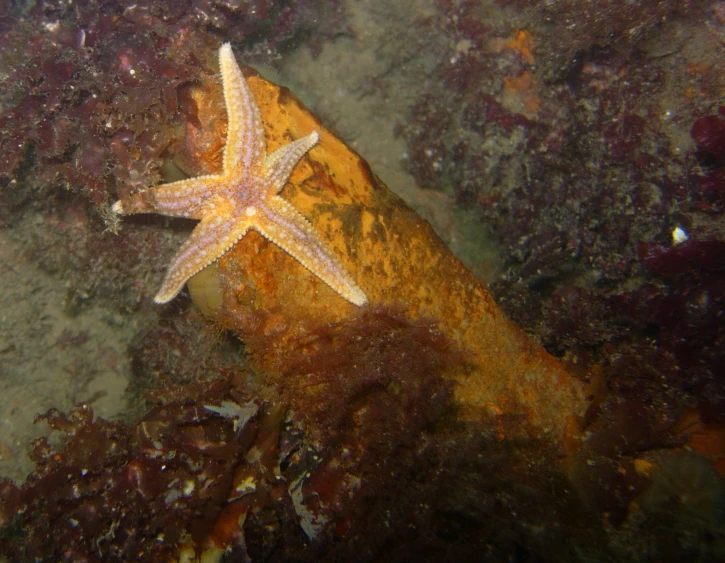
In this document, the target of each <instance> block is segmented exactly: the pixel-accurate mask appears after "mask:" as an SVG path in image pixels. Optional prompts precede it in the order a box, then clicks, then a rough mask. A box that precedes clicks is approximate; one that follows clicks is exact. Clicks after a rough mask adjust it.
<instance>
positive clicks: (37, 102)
mask: <svg viewBox="0 0 725 563" xmlns="http://www.w3.org/2000/svg"><path fill="white" fill-rule="evenodd" d="M76 4H77V3H60V2H50V1H44V2H34V3H27V4H23V3H16V4H14V5H11V4H9V3H8V4H4V5H3V6H0V46H1V47H2V48H1V49H0V66H2V68H3V69H5V73H4V74H3V75H2V83H3V86H4V88H2V92H1V93H0V132H1V133H2V134H1V135H0V148H1V149H2V150H1V151H0V155H1V156H0V220H1V221H2V225H3V228H4V229H7V230H8V231H12V230H16V231H17V232H18V233H22V237H23V239H24V240H25V241H26V247H25V256H27V257H28V259H29V260H33V261H35V262H38V263H42V264H43V267H44V268H46V269H47V271H49V272H51V273H53V274H55V275H59V276H62V277H63V279H64V280H65V283H66V284H67V288H68V290H67V298H66V301H65V303H64V304H63V306H64V309H65V310H66V311H67V313H68V314H69V315H71V316H72V315H73V314H76V313H77V311H79V310H82V309H83V308H85V307H88V303H90V302H94V303H105V304H107V305H108V306H111V307H113V308H114V309H115V310H117V311H118V312H119V313H122V314H123V315H125V316H127V317H133V318H134V319H135V321H134V322H136V323H137V324H136V325H135V330H136V337H135V338H134V339H133V340H132V342H131V343H130V345H129V348H128V356H129V361H130V364H131V366H132V380H131V389H130V393H129V396H130V398H131V404H132V406H131V408H130V412H129V413H128V414H127V415H126V416H124V417H122V418H119V419H117V420H113V421H108V420H104V419H103V418H99V417H97V416H94V413H93V410H94V408H93V397H91V398H90V399H89V401H87V402H84V403H81V404H79V405H78V406H77V407H76V408H74V409H72V410H69V412H67V413H66V414H63V413H61V412H60V411H58V410H57V409H51V410H49V411H48V412H46V413H45V414H42V415H39V416H38V419H37V420H38V423H39V424H45V425H47V427H48V428H49V431H48V435H47V436H43V437H40V438H38V439H37V440H36V441H34V442H33V443H32V445H31V447H30V452H31V457H32V460H33V462H34V463H35V465H36V467H35V470H34V471H33V472H32V473H31V474H30V475H29V476H28V478H27V480H26V481H25V482H23V483H13V482H11V481H10V480H7V479H2V480H0V497H1V498H2V503H1V504H0V555H1V556H3V557H5V558H7V560H9V561H28V560H34V561H59V560H64V561H101V560H103V561H128V560H139V561H191V560H194V559H197V560H198V559H201V560H207V561H212V560H216V561H221V560H224V561H340V560H344V561H406V560H442V561H464V560H470V559H472V558H473V557H476V558H481V557H483V558H485V559H487V560H493V561H498V560H501V561H503V560H506V561H508V560H511V559H512V558H513V559H527V560H542V561H549V560H551V561H554V560H556V561H562V560H565V561H574V560H595V559H597V560H603V559H617V560H633V561H634V560H636V561H641V560H645V559H651V560H661V561H668V560H680V559H681V558H683V557H688V558H692V559H695V560H702V561H709V560H718V559H721V558H722V556H723V554H724V553H725V536H723V533H722V529H723V525H724V524H725V505H724V504H723V502H722V498H723V491H724V490H725V486H724V485H723V477H722V475H723V473H725V466H724V465H723V461H722V456H723V452H725V438H724V437H725V430H724V428H725V426H724V425H725V420H723V415H722V413H723V412H724V411H723V408H722V407H723V404H724V403H723V401H725V399H724V398H725V382H724V381H723V379H722V375H721V374H720V369H719V366H720V365H722V363H723V360H724V358H723V352H722V350H723V349H725V348H723V346H722V339H723V326H725V325H723V323H722V311H723V303H724V300H725V293H723V291H724V290H723V287H725V285H724V284H723V281H725V280H723V272H724V271H725V243H723V237H722V224H721V222H722V198H723V194H724V193H725V190H724V189H723V181H724V178H725V176H723V170H725V112H724V111H723V110H722V109H721V108H720V103H721V102H720V101H719V100H720V93H721V92H722V89H723V82H722V78H721V77H720V73H719V72H718V70H717V69H718V68H721V66H718V64H719V62H721V61H720V59H719V58H718V55H717V50H716V49H714V45H715V44H716V42H717V38H718V37H720V34H723V33H725V31H724V30H725V16H723V14H724V13H725V9H724V8H723V6H722V3H719V2H716V3H707V2H698V1H695V0H692V1H689V2H686V3H679V2H669V1H649V0H648V1H646V2H639V3H630V2H615V1H611V2H605V3H603V5H602V9H601V10H600V11H599V12H597V13H593V12H592V11H591V10H590V9H587V7H588V4H587V3H584V2H580V1H577V0H566V1H561V2H547V3H541V2H528V1H526V0H517V1H516V2H498V1H491V2H473V1H467V0H461V1H448V0H440V1H436V2H431V3H430V6H427V7H426V10H425V11H424V12H425V15H421V17H420V18H419V19H418V20H417V21H416V24H415V25H414V26H412V27H411V29H406V30H397V32H398V33H402V34H404V37H405V38H407V40H409V41H410V44H411V45H415V44H416V43H415V41H416V38H417V39H418V40H420V38H421V37H427V34H435V37H436V40H435V41H431V44H433V45H435V46H436V48H437V49H440V51H439V52H436V54H437V55H438V56H439V57H440V58H439V60H438V62H437V63H436V64H433V65H429V66H428V68H429V69H431V68H432V69H433V70H432V71H429V74H428V75H426V76H421V77H419V79H420V80H419V87H418V88H417V89H416V90H415V91H414V92H410V93H409V95H410V96H412V97H413V98H415V99H414V103H413V104H412V106H411V107H412V108H413V109H412V113H411V114H410V115H407V116H397V117H396V118H397V119H399V120H400V123H399V125H398V126H397V131H398V133H399V135H400V139H401V140H402V142H404V143H405V146H406V148H407V153H406V158H405V166H406V167H407V169H408V170H409V171H410V173H411V174H412V175H413V177H414V178H415V180H416V181H417V182H418V183H419V184H420V185H421V186H422V187H425V188H428V189H429V190H431V191H433V190H437V191H439V192H444V193H445V194H447V195H450V196H452V199H454V200H455V202H456V205H457V206H459V207H460V208H465V209H467V210H469V211H473V212H474V213H473V215H474V217H476V218H477V220H479V221H480V222H481V223H483V224H485V225H486V228H487V229H488V230H489V231H490V232H491V234H492V237H493V239H494V240H495V241H496V244H497V245H498V252H497V254H498V255H500V256H504V258H503V259H502V260H501V262H500V263H497V264H487V265H485V267H484V268H482V269H480V271H485V272H486V273H487V276H488V279H487V280H486V282H489V285H488V286H486V284H485V283H484V282H483V281H481V279H480V278H477V277H476V276H474V275H473V274H472V273H471V272H470V271H469V270H468V269H466V268H465V267H464V266H463V263H462V262H461V261H460V260H459V259H458V258H456V257H455V256H454V255H453V254H452V253H451V252H450V251H449V250H448V248H447V247H446V245H445V244H444V243H443V242H442V241H441V240H440V239H439V238H438V236H437V235H436V234H435V233H434V231H433V229H432V228H431V226H430V225H429V224H428V223H427V222H426V221H425V220H423V219H421V218H420V217H419V216H418V215H417V214H416V213H414V212H413V211H412V210H411V209H410V208H409V207H408V206H407V205H406V204H405V203H404V202H403V201H402V200H401V199H400V198H398V197H397V196H396V195H394V194H393V193H391V192H390V191H389V190H388V189H387V187H386V186H385V185H384V183H383V182H382V181H381V180H380V179H379V178H378V177H377V176H376V175H375V171H374V170H372V169H371V168H370V166H369V165H368V164H367V163H366V162H365V160H364V159H363V158H361V157H360V156H359V155H358V154H356V153H355V151H354V150H352V149H350V148H349V146H348V145H347V144H346V143H345V142H343V141H341V140H340V139H339V138H338V137H337V136H336V135H335V134H334V133H333V132H332V129H333V127H332V125H334V124H333V123H331V122H330V120H321V119H320V118H318V117H316V116H314V115H313V114H312V113H311V112H309V111H308V110H307V109H306V108H305V107H304V106H303V105H302V104H301V103H300V102H299V101H298V100H297V99H296V98H295V96H294V95H293V94H291V93H290V92H289V91H288V90H287V89H285V88H282V87H279V86H276V85H274V84H272V83H270V82H268V81H266V80H264V79H263V78H261V77H260V76H259V75H257V73H256V72H254V71H253V70H251V68H245V69H244V72H245V76H246V77H247V79H248V82H249V85H250V87H251V88H252V90H253V93H254V96H255V98H256V100H257V102H258V104H259V105H260V108H261V111H262V114H263V118H264V126H265V136H266V139H267V144H268V148H269V150H270V151H271V150H274V149H275V148H276V147H278V146H281V145H282V144H285V143H287V142H289V141H290V140H294V139H297V138H300V137H302V136H304V135H306V134H307V133H309V132H310V131H312V130H317V131H318V132H319V133H320V142H319V144H318V145H317V146H316V147H315V148H313V149H312V150H311V151H310V152H309V154H308V155H307V156H305V158H303V160H302V161H301V162H300V164H299V165H298V166H297V167H296V168H295V170H294V172H293V175H292V177H291V179H290V182H289V184H288V185H287V186H286V187H285V188H284V190H283V191H282V192H281V196H282V197H283V198H284V199H285V200H287V201H289V202H290V203H291V204H292V205H293V206H294V207H295V209H297V210H298V211H299V212H300V213H301V214H302V215H304V216H305V217H306V218H307V219H308V220H309V221H310V222H311V223H312V225H313V227H314V229H315V231H316V232H317V233H319V234H320V236H321V237H322V238H323V239H324V240H325V242H326V243H327V244H329V246H330V248H331V249H332V251H333V252H334V253H335V255H336V256H338V257H339V259H340V260H341V261H342V262H343V263H344V265H345V267H346V268H347V270H348V271H349V272H350V274H351V275H352V276H353V277H354V278H355V280H356V281H357V283H359V285H360V286H361V287H362V289H363V290H364V291H365V293H366V294H367V296H368V298H369V301H370V302H369V304H368V305H365V306H363V307H362V308H358V307H356V306H354V305H352V304H350V303H348V302H347V301H345V300H344V299H342V298H341V297H340V296H339V295H337V294H336V293H334V292H333V291H332V290H331V289H330V288H329V287H327V286H326V285H325V284H324V283H322V282H321V281H320V280H319V279H318V278H316V277H315V276H314V275H312V274H311V273H309V272H308V271H307V270H305V269H304V268H303V267H302V266H301V265H300V264H299V263H298V262H297V261H295V260H294V259H293V258H291V257H290V256H289V255H287V254H286V253H285V252H284V251H283V250H281V249H280V248H279V247H277V246H275V245H274V244H273V243H271V242H269V241H268V240H266V239H264V238H263V237H262V236H259V235H258V234H256V233H254V232H251V233H249V234H248V235H247V236H245V238H244V239H243V240H242V241H241V243H240V244H238V245H236V246H235V247H234V248H233V249H231V250H230V251H229V252H227V253H226V254H225V255H224V256H223V257H222V258H221V259H220V260H219V261H218V262H217V263H216V264H214V265H213V266H211V267H209V268H207V269H206V270H204V271H203V272H201V273H200V274H198V275H197V276H196V277H194V278H192V279H191V280H190V281H189V293H190V296H187V295H181V296H179V297H178V298H177V299H176V300H175V301H173V302H172V303H170V304H168V305H166V306H163V307H156V306H154V305H152V304H151V301H150V298H151V295H153V292H154V291H155V289H156V288H157V286H158V281H159V279H160V276H161V275H162V274H163V270H164V269H165V266H166V262H165V261H166V258H165V257H168V256H171V254H172V252H173V251H174V250H175V249H176V248H178V246H179V244H180V243H181V241H183V238H184V237H185V236H186V235H187V234H188V231H189V230H190V229H191V227H192V226H193V225H192V224H191V223H189V222H186V221H184V220H178V221H177V220H166V219H159V218H154V217H151V216H149V217H141V218H134V219H129V220H127V221H126V222H125V223H124V225H123V228H122V229H121V230H120V231H119V232H118V234H112V233H110V232H107V230H106V229H107V228H110V229H117V227H118V225H117V224H115V223H114V218H113V216H112V215H111V214H110V213H109V207H110V203H111V202H113V201H114V200H116V199H117V198H119V197H124V196H126V195H128V194H130V193H132V192H135V191H136V190H138V189H140V188H144V187H148V186H151V185H155V184H157V183H158V182H160V181H171V180H173V179H178V178H181V177H184V176H185V175H187V176H196V175H200V174H205V173H212V172H215V171H218V170H219V167H220V166H221V160H222V156H221V155H222V150H223V148H224V142H223V140H224V133H225V130H226V120H225V118H224V111H223V101H222V94H221V91H220V89H219V86H218V76H216V73H217V72H218V69H217V68H216V60H215V52H216V50H217V48H218V45H219V44H220V43H221V42H223V41H229V40H231V41H232V42H233V44H234V48H235V51H236V52H237V54H238V57H239V59H240V61H244V62H246V63H249V64H252V65H254V64H261V63H265V62H269V61H270V60H273V59H275V58H276V57H278V56H281V55H282V54H284V52H285V50H286V49H287V48H288V47H289V45H291V44H292V43H293V42H299V43H302V44H304V45H305V46H306V48H308V49H309V50H310V52H312V53H313V55H314V56H317V55H318V54H319V53H320V52H321V50H322V49H324V48H325V45H328V46H329V45H330V44H332V42H333V41H334V39H335V38H337V37H340V36H343V35H344V36H345V37H346V38H347V39H349V38H353V39H357V37H356V34H357V33H358V32H357V30H356V29H355V24H354V23H353V21H352V20H349V19H348V18H350V17H352V15H353V14H354V12H355V11H354V9H352V8H351V7H350V6H349V5H348V4H347V3H344V2H343V3H339V2H336V1H332V0H330V1H329V2H305V1H303V0H297V1H293V2H272V1H254V2H244V1H242V2H232V1H221V0H209V1H208V2H179V3H176V4H174V6H173V7H172V6H169V5H167V4H168V3H161V2H156V1H153V0H148V1H141V2H124V1H122V0H106V1H103V2H97V3H82V4H81V5H76ZM585 4H586V5H585ZM391 25H392V22H391ZM139 30H143V33H139ZM703 30H706V31H703ZM405 34H407V35H405ZM358 35H359V36H362V35H364V34H363V33H359V34H358ZM28 46H30V47H28ZM428 55H430V52H429V53H428ZM242 57H243V58H242ZM392 75H393V72H392V71H391V72H390V73H389V74H385V75H381V76H374V77H371V78H370V83H371V84H373V86H374V87H373V90H371V91H378V92H381V95H382V96H383V97H385V96H387V88H388V87H389V86H390V81H391V80H392V79H391V76H392ZM366 95H370V94H369V93H367V94H366ZM435 201H437V202H438V201H444V200H443V199H436V200H435ZM162 256H163V257H164V258H163V259H161V257H162ZM0 258H2V256H1V255H0ZM464 258H470V257H465V256H464ZM12 266H13V265H11V267H12ZM18 267H19V265H18ZM477 271H479V270H477ZM489 291H490V293H489ZM199 311H202V313H203V314H202V313H200V312H199ZM510 319H511V320H510ZM69 334H70V333H69ZM230 335H233V336H230ZM237 339H239V340H240V341H241V342H243V344H241V343H240V342H239V341H238V340H237ZM75 341H76V340H74V339H73V338H71V337H70V336H68V337H67V338H66V339H65V340H63V343H64V345H65V346H73V345H74V342H75ZM14 353H16V349H15V348H13V347H11V346H8V347H5V346H2V345H0V359H2V357H3V356H2V355H4V354H14ZM51 353H58V350H57V349H55V350H53V351H51ZM2 369H3V368H2V366H0V374H2ZM4 451H5V450H4V449H3V448H2V443H0V456H2V455H3V453H4Z"/></svg>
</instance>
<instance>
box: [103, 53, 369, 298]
mask: <svg viewBox="0 0 725 563" xmlns="http://www.w3.org/2000/svg"><path fill="white" fill-rule="evenodd" d="M219 66H220V68H221V77H222V83H223V87H224V101H225V103H226V108H227V118H228V126H227V142H226V146H225V147H224V169H223V171H222V173H221V174H214V175H207V176H199V177H197V178H189V179H188V180H181V181H179V182H173V183H170V184H164V185H161V186H158V187H156V188H152V189H149V190H146V191H143V192H140V193H137V194H134V195H132V196H130V197H128V198H124V199H122V200H120V201H117V202H116V203H115V204H114V205H113V210H114V211H115V212H116V213H119V214H123V215H128V214H132V213H159V214H161V215H168V216H171V217H187V218H190V219H198V220H199V221H200V222H199V224H198V225H197V226H196V228H195V229H194V231H193V232H192V234H191V236H190V237H189V238H188V239H187V240H186V242H185V243H184V244H183V245H182V246H181V249H180V250H179V252H178V253H177V254H176V256H174V258H173V259H172V261H171V265H170V266H169V270H168V272H167V274H166V278H165V279H164V282H163V284H162V285H161V289H160V290H159V292H158V294H157V295H156V297H155V298H154V301H156V302H157V303H166V302H168V301H171V300H172V299H173V298H174V297H175V296H176V295H177V294H178V293H179V291H181V289H182V288H183V287H184V284H185V283H186V281H187V280H188V279H189V278H190V277H191V276H193V275H194V274H196V273H197V272H199V271H200V270H202V269H203V268H205V267H206V266H208V265H209V264H211V263H212V262H214V261H215V260H217V259H218V258H219V257H220V256H221V255H222V254H224V253H225V252H227V251H228V250H229V249H230V248H231V247H232V246H234V244H236V243H237V242H238V241H239V240H240V239H241V238H242V237H243V236H244V235H245V234H246V232H247V231H248V230H249V229H254V230H256V231H258V232H259V233H261V234H262V235H263V236H265V237H266V238H267V239H269V240H270V241H272V242H274V243H275V244H276V245H278V246H279V247H281V248H282V249H284V250H285V251H286V252H287V253H289V254H290V255H292V256H294V257H295V258H296V259H297V260H298V261H299V262H300V263H301V264H302V265H303V266H304V267H305V268H307V269H308V270H309V271H310V272H312V273H313V274H315V275H316V276H317V277H319V278H320V279H321V280H322V281H324V282H325V283H326V284H327V285H329V286H330V287H331V288H332V289H334V290H335V291H336V292H337V293H338V294H339V295H341V296H342V297H344V298H345V299H347V300H348V301H350V302H351V303H354V304H355V305H363V304H365V303H367V297H366V296H365V293H363V291H362V290H361V289H360V288H359V287H358V286H357V284H356V283H355V281H354V280H353V279H352V277H351V276H350V274H349V273H348V272H347V270H345V267H344V266H343V265H342V263H341V262H340V261H339V260H338V258H337V257H336V256H335V255H334V254H333V253H332V251H331V250H330V249H329V248H328V246H327V245H326V244H325V243H324V242H323V240H322V239H321V237H320V235H319V234H318V233H317V232H316V231H315V230H314V228H313V227H312V225H311V224H310V223H309V222H308V221H307V219H305V218H304V217H303V216H302V215H301V214H300V213H299V212H298V211H297V210H296V209H295V208H294V207H292V205H290V204H289V203H288V202H287V201H285V200H284V199H282V198H281V197H280V196H279V195H277V194H278V193H279V192H280V191H281V190H282V188H283V187H284V185H285V184H286V183H287V180H288V179H289V176H290V174H291V173H292V170H293V169H294V167H295V166H296V165H297V163H298V162H299V161H300V159H301V158H302V157H303V156H304V155H305V153H306V152H307V151H309V150H310V149H311V148H312V147H313V146H314V145H315V144H316V143H317V141H318V140H319V135H318V134H317V132H316V131H313V132H312V133H310V134H309V135H307V136H306V137H303V138H301V139H297V140H296V141H292V142H291V143H288V144H287V145H284V146H282V147H280V148H279V149H277V150H276V151H274V152H273V153H271V154H269V155H267V148H266V142H265V135H264V128H263V126H262V119H261V116H260V112H259V108H258V107H257V103H256V101H255V100H254V97H253V95H252V92H251V90H250V89H249V87H248V86H247V83H246V81H245V79H244V76H243V75H242V71H241V70H240V69H239V66H238V65H237V62H236V60H235V59H234V53H233V52H232V48H231V45H230V44H229V43H225V44H224V45H222V46H221V48H220V49H219Z"/></svg>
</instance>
